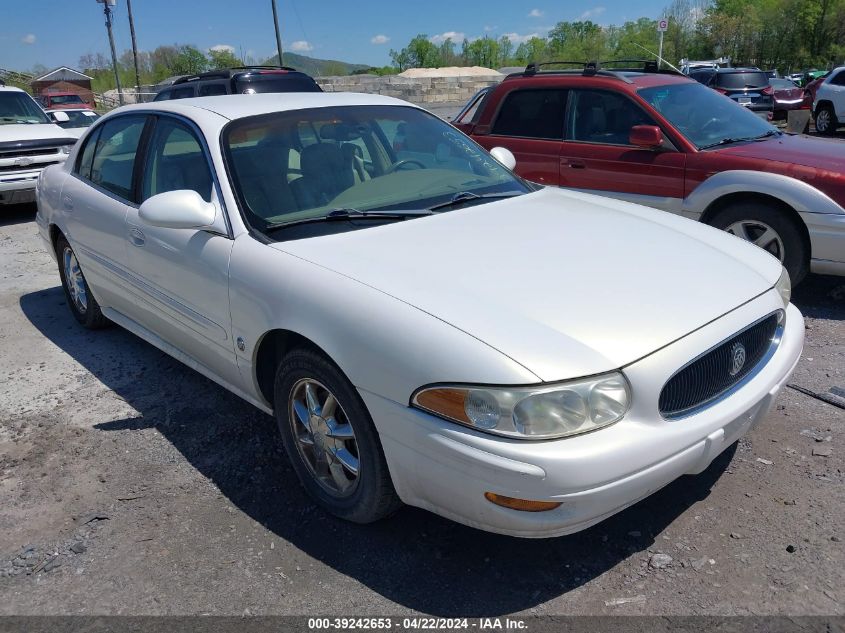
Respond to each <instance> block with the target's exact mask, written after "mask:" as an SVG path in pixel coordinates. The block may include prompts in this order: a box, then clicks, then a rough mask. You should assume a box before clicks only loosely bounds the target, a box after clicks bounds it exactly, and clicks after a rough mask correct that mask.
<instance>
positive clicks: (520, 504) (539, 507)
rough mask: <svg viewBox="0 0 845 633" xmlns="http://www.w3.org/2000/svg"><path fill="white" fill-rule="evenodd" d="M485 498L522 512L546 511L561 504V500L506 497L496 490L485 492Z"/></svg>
mask: <svg viewBox="0 0 845 633" xmlns="http://www.w3.org/2000/svg"><path fill="white" fill-rule="evenodd" d="M484 498H485V499H487V501H489V502H490V503H495V504H496V505H497V506H502V507H503V508H509V509H511V510H519V511H520V512H546V511H548V510H554V509H555V508H557V507H559V506H560V505H561V502H560V501H531V500H530V499H516V498H514V497H506V496H505V495H497V494H496V493H495V492H485V493H484Z"/></svg>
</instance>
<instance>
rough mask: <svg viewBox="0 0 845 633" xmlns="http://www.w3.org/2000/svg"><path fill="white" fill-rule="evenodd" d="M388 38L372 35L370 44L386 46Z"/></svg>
mask: <svg viewBox="0 0 845 633" xmlns="http://www.w3.org/2000/svg"><path fill="white" fill-rule="evenodd" d="M389 41H390V38H389V37H387V35H381V34H379V35H374V36H373V37H371V38H370V44H387V43H388V42H389Z"/></svg>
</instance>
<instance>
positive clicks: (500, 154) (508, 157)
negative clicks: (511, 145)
mask: <svg viewBox="0 0 845 633" xmlns="http://www.w3.org/2000/svg"><path fill="white" fill-rule="evenodd" d="M490 156H492V157H493V158H495V159H496V160H497V161H499V162H500V163H502V165H504V166H505V167H507V168H508V169H510V170H513V168H514V167H516V156H514V155H513V153H512V152H511V151H510V150H509V149H507V148H506V147H494V148H493V149H491V150H490Z"/></svg>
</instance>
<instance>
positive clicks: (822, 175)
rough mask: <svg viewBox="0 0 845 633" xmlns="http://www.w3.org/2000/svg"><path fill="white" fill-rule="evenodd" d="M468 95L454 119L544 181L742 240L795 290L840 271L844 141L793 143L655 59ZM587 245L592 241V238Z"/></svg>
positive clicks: (514, 78)
mask: <svg viewBox="0 0 845 633" xmlns="http://www.w3.org/2000/svg"><path fill="white" fill-rule="evenodd" d="M541 66H545V65H535V64H530V65H529V66H528V67H527V68H526V69H525V71H524V72H521V73H515V74H512V75H508V76H507V77H506V78H505V79H504V80H503V81H502V82H501V83H500V84H498V85H497V86H494V87H491V88H488V89H486V90H484V91H482V92H480V93H479V94H478V95H476V96H475V97H474V98H473V99H472V100H471V101H470V103H468V104H467V107H465V108H464V110H463V111H462V112H461V113H460V114H459V115H458V117H457V118H456V119H455V120H454V121H453V123H454V125H455V126H456V127H457V128H459V129H460V130H462V131H464V132H466V133H467V134H469V135H471V136H472V138H474V139H475V140H476V141H477V142H478V143H480V144H481V145H483V146H484V147H485V148H487V149H492V148H494V147H497V146H499V147H505V148H507V149H509V150H510V151H511V152H512V153H513V154H514V156H515V157H516V168H515V170H516V172H517V174H519V175H520V176H523V177H524V178H526V179H528V180H531V181H534V182H537V183H541V184H546V185H560V186H564V187H571V188H574V189H580V190H583V191H585V192H588V193H597V194H601V195H605V196H611V197H615V198H620V199H623V200H627V201H630V202H636V203H639V204H644V205H647V206H651V207H655V208H658V209H663V210H666V211H671V212H674V213H678V214H680V215H683V216H686V217H688V218H692V219H695V220H701V221H702V222H706V223H708V224H711V225H713V226H715V227H718V228H722V229H725V230H727V231H729V232H731V233H733V234H735V235H737V236H739V237H742V238H743V239H747V240H750V241H752V242H754V243H756V244H757V245H758V246H760V247H762V248H764V249H766V250H767V251H769V252H770V253H771V254H772V255H774V256H775V257H777V258H778V259H780V261H781V262H782V263H783V265H784V266H785V267H786V268H787V270H788V271H789V273H790V276H791V278H792V280H793V283H797V282H798V281H800V280H801V279H802V278H803V277H804V275H805V274H806V272H807V271H808V270H812V271H814V272H820V273H828V274H838V275H845V208H843V207H845V143H842V142H840V141H832V140H824V139H815V138H810V137H805V136H791V135H787V134H784V133H781V132H779V131H778V130H777V129H776V128H774V127H773V126H772V125H770V124H769V123H767V122H766V121H764V120H762V119H761V118H760V117H758V116H755V115H754V114H752V113H751V112H749V111H748V109H747V108H746V107H743V106H741V105H738V104H737V103H736V102H735V101H733V100H731V99H730V98H728V97H726V96H724V95H721V94H719V93H718V92H716V91H715V90H711V89H710V88H707V87H705V86H704V85H702V84H700V83H698V82H697V81H694V80H692V79H690V78H688V77H686V76H684V75H681V74H679V73H675V72H673V71H659V72H658V70H657V68H656V66H655V65H654V64H653V63H647V64H645V65H644V66H641V67H639V69H616V70H607V69H603V68H601V67H600V66H599V65H598V64H587V65H586V66H585V67H584V68H583V69H578V70H551V71H546V70H541ZM596 239H597V240H600V239H601V237H600V236H597V238H596Z"/></svg>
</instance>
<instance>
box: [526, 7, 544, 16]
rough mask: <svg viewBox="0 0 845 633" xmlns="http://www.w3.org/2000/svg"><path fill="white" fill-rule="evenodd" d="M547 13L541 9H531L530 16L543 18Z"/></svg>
mask: <svg viewBox="0 0 845 633" xmlns="http://www.w3.org/2000/svg"><path fill="white" fill-rule="evenodd" d="M543 15H545V14H544V13H543V12H542V11H540V9H531V12H530V13H529V14H528V17H529V18H542V17H543Z"/></svg>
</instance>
